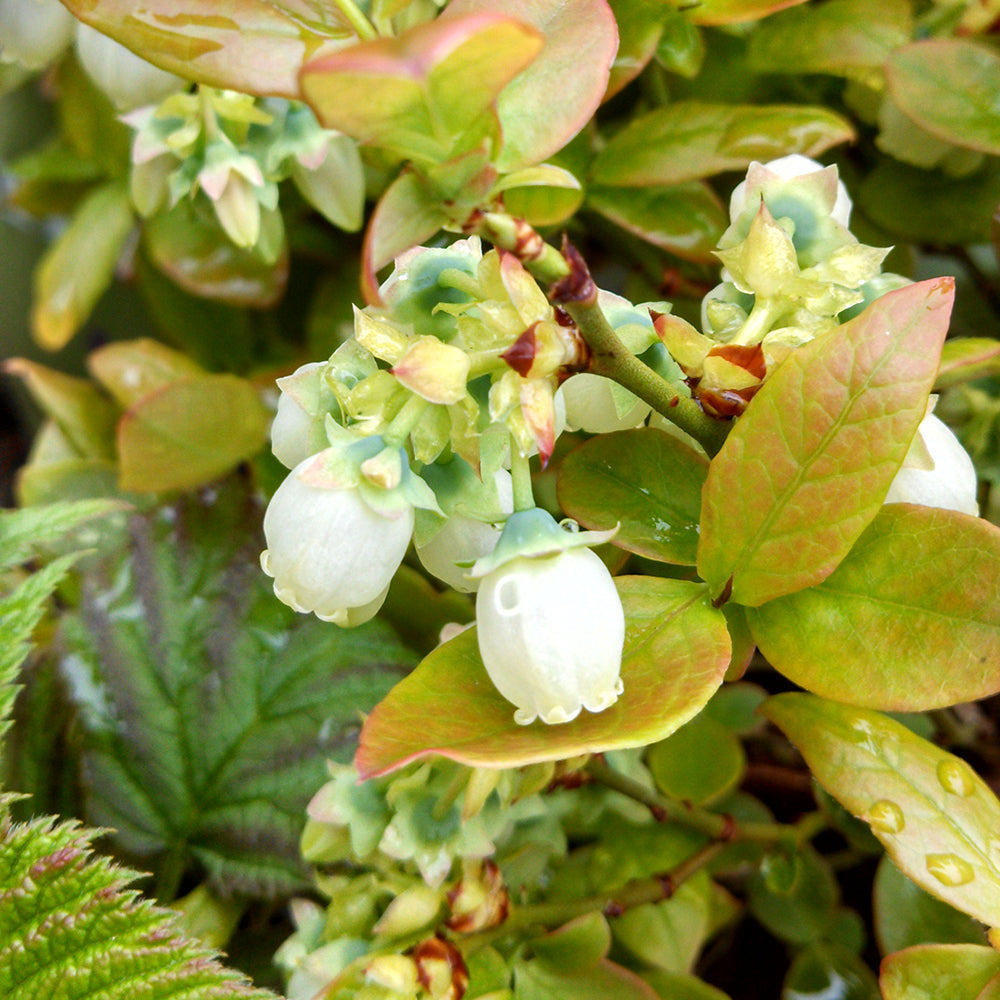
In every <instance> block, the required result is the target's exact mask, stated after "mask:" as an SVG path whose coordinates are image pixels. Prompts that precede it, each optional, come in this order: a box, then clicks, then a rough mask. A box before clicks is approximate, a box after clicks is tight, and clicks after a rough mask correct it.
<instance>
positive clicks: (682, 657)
mask: <svg viewBox="0 0 1000 1000" xmlns="http://www.w3.org/2000/svg"><path fill="white" fill-rule="evenodd" d="M615 582H616V584H617V586H618V592H619V595H620V596H621V598H622V604H623V605H624V608H625V629H626V631H625V652H624V656H623V659H622V680H623V681H624V684H625V693H624V694H623V695H622V696H621V697H620V698H619V699H618V701H617V702H616V703H615V704H614V705H612V706H611V707H610V708H608V709H605V710H604V711H603V712H599V713H598V714H596V715H593V714H591V713H589V712H584V713H583V714H582V715H580V716H578V717H577V718H576V719H574V720H573V721H572V722H568V723H565V724H563V725H558V726H546V725H545V724H544V723H542V722H535V723H532V724H531V725H530V726H519V725H517V723H515V722H514V711H513V706H511V704H510V703H509V702H508V701H506V700H505V699H504V698H503V697H502V696H501V695H500V693H499V692H498V691H497V690H496V688H495V687H494V686H493V684H492V682H491V681H490V679H489V677H488V676H487V674H486V669H485V668H484V667H483V664H482V659H481V658H480V655H479V648H478V645H477V640H476V633H475V630H474V629H469V630H468V631H465V632H463V633H461V635H458V636H456V637H455V638H454V639H452V640H451V641H449V642H447V643H445V644H444V645H443V646H439V647H438V648H437V649H436V650H435V651H434V652H433V653H431V654H430V656H428V657H427V658H426V659H425V660H424V661H423V662H422V663H421V664H420V666H418V667H417V669H416V670H415V671H413V673H412V674H410V675H409V676H408V677H406V678H405V679H404V680H402V681H401V682H400V683H399V684H397V685H396V687H394V688H393V689H392V691H391V692H390V693H389V695H388V696H387V697H386V698H385V699H384V700H383V701H382V702H381V704H379V705H378V706H377V707H376V708H375V710H374V711H373V712H372V713H371V715H369V716H368V718H367V720H366V721H365V725H364V727H363V729H362V731H361V741H360V746H359V748H358V753H357V756H356V757H355V765H356V766H357V768H358V770H359V771H360V773H361V776H362V777H363V778H370V777H374V776H375V775H378V774H385V773H387V772H389V771H393V770H395V769H396V768H399V767H402V766H403V765H404V764H406V763H408V762H409V761H412V760H418V759H420V758H423V757H428V756H431V755H432V754H440V755H441V756H444V757H449V758H451V759H452V760H456V761H459V762H460V763H463V764H468V765H471V766H474V767H514V766H518V765H522V764H529V763H535V762H537V761H544V760H560V759H564V758H566V757H572V756H575V755H577V754H583V753H598V752H601V751H604V750H614V749H619V748H622V747H636V746H644V745H645V744H647V743H652V742H654V741H656V740H660V739H663V738H664V737H666V736H669V735H670V734H671V733H672V732H673V731H674V730H675V729H677V728H678V727H679V726H682V725H683V724H684V723H685V722H687V720H688V719H690V718H692V717H693V716H694V715H696V714H697V712H698V711H699V710H700V709H701V708H702V706H704V704H705V703H706V702H707V701H708V699H709V698H710V697H711V696H712V694H713V693H714V692H715V690H716V688H718V686H719V684H720V683H721V681H722V675H723V673H724V672H725V669H726V666H727V665H728V663H729V635H728V633H727V632H726V626H725V619H724V617H723V616H722V613H721V612H716V610H715V609H714V608H712V607H710V606H709V605H708V603H707V601H706V600H705V597H704V587H702V586H700V585H698V584H694V583H689V582H687V581H682V580H666V579H654V578H650V577H619V578H618V579H617V580H616V581H615Z"/></svg>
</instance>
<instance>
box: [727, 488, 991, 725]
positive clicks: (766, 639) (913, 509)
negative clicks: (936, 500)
mask: <svg viewBox="0 0 1000 1000" xmlns="http://www.w3.org/2000/svg"><path fill="white" fill-rule="evenodd" d="M747 617H748V620H749V622H750V629H751V631H752V632H753V636H754V639H755V640H756V641H757V645H758V646H759V647H760V650H761V652H762V653H763V654H764V656H765V657H766V658H767V660H768V662H769V663H770V664H771V665H772V666H773V667H774V668H775V669H776V670H778V671H780V672H781V673H783V674H784V675H785V676H786V677H788V678H789V679H790V680H793V681H794V682H795V683H796V684H798V685H800V686H801V687H804V688H806V689H807V690H809V691H812V692H813V693H814V694H819V695H823V696H824V697H827V698H834V699H836V700H837V701H845V702H848V703H850V704H854V705H863V706H866V707H868V708H880V709H885V710H894V711H899V712H919V711H926V710H928V709H931V708H941V707H943V706H945V705H954V704H956V703H958V702H965V701H975V700H976V699H978V698H985V697H986V696H987V695H990V694H994V693H995V692H997V691H998V690H1000V669H998V668H997V663H998V661H1000V529H998V528H996V527H995V526H994V525H992V524H990V523H989V521H985V520H982V519H980V518H975V517H970V516H969V515H968V514H960V513H958V512H957V511H946V510H941V509H939V508H936V507H918V506H916V505H911V504H889V505H888V506H886V507H884V508H883V509H882V510H881V511H880V512H879V514H878V516H877V517H876V518H875V520H874V521H873V522H872V523H871V524H870V525H869V526H868V529H867V530H866V531H865V533H864V534H863V535H862V536H861V537H860V538H859V539H858V541H857V542H856V543H855V545H854V548H853V549H851V551H850V552H849V553H848V555H847V556H846V557H845V558H844V561H843V562H842V563H841V564H840V565H839V566H838V567H837V569H836V570H835V571H834V572H833V573H832V574H831V575H830V576H828V577H827V578H826V579H825V580H823V581H822V582H821V583H819V584H818V585H817V586H815V587H810V588H809V589H808V590H801V591H799V592H797V593H794V594H789V595H787V596H785V597H780V598H778V599H776V600H774V601H770V602H768V603H767V604H764V605H762V606H761V607H759V608H750V609H748V610H747Z"/></svg>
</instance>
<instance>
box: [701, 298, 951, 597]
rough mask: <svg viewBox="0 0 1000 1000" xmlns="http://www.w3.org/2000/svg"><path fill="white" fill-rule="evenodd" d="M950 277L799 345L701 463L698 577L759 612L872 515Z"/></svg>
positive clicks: (838, 552) (837, 550) (903, 448)
mask: <svg viewBox="0 0 1000 1000" xmlns="http://www.w3.org/2000/svg"><path fill="white" fill-rule="evenodd" d="M953 295H954V281H953V280H952V279H951V278H941V279H937V280H932V281H924V282H920V283H919V284H915V285H908V286H907V287H905V288H901V289H899V290H898V291H894V292H889V293H888V294H886V295H883V296H882V297H881V298H879V299H877V300H876V301H875V302H874V303H872V305H870V306H869V307H868V308H867V309H866V310H865V311H864V312H863V313H861V314H860V315H859V316H857V317H856V318H855V319H853V320H850V321H849V322H848V323H845V324H844V325H843V326H840V327H838V328H835V329H833V330H831V331H829V333H826V334H823V335H821V336H819V337H817V338H816V339H815V340H813V341H811V342H810V343H808V344H806V345H805V346H804V347H801V348H799V349H798V350H797V351H795V352H794V353H793V354H792V355H791V356H789V357H788V358H787V359H786V360H785V361H784V363H783V364H781V365H780V366H779V367H778V369H777V370H776V371H775V372H774V373H773V374H772V375H771V376H770V377H769V378H768V379H767V380H766V381H765V383H764V385H763V387H762V388H761V390H760V392H758V393H757V395H756V396H755V397H754V398H753V400H752V401H751V403H750V406H749V407H748V408H747V411H746V413H745V414H744V415H743V416H742V417H741V418H740V419H739V420H738V421H737V423H736V425H735V427H734V428H733V430H732V432H731V433H730V434H729V437H728V438H727V439H726V442H725V444H724V445H723V446H722V449H721V451H720V452H719V454H718V455H716V457H715V459H714V460H713V461H712V463H711V465H710V466H709V473H708V479H707V481H706V483H705V490H704V494H703V498H702V517H701V541H700V544H699V547H698V572H699V573H700V574H701V576H702V577H703V579H705V580H707V581H708V583H709V585H710V586H711V587H712V592H713V594H720V593H721V592H722V591H723V590H724V589H725V588H727V581H729V580H732V597H733V599H734V600H735V601H736V602H737V603H739V604H745V605H750V606H756V605H759V604H763V603H764V602H765V601H769V600H772V599H773V598H776V597H780V596H782V595H784V594H790V593H794V592H795V591H797V590H801V589H802V588H804V587H809V586H812V585H814V584H817V583H819V582H820V581H821V580H823V579H825V578H826V577H827V576H829V575H830V573H832V572H833V570H834V569H836V567H837V565H838V564H839V563H840V561H841V559H843V558H844V556H845V555H846V554H847V553H848V551H849V550H850V548H851V546H852V545H853V544H854V542H855V540H856V539H857V538H858V536H859V535H860V534H861V532H862V531H864V529H865V528H866V527H867V525H868V524H869V522H870V521H871V520H872V519H873V518H874V517H875V515H876V514H877V513H878V511H879V509H880V508H881V505H882V501H883V499H884V497H885V495H886V493H887V491H888V489H889V485H890V483H891V482H892V479H893V477H894V476H895V474H896V471H897V470H898V468H899V466H900V465H901V464H902V462H903V458H904V457H905V455H906V452H907V450H908V449H909V446H910V441H911V440H912V438H913V435H914V433H915V432H916V429H917V426H918V425H919V423H920V421H921V420H922V419H923V417H924V414H925V412H926V403H927V395H928V393H929V391H930V388H931V385H932V383H933V381H934V375H935V374H936V372H937V360H938V355H939V353H940V350H941V344H942V342H943V341H944V336H945V333H946V332H947V329H948V317H949V314H950V312H951V302H952V298H953Z"/></svg>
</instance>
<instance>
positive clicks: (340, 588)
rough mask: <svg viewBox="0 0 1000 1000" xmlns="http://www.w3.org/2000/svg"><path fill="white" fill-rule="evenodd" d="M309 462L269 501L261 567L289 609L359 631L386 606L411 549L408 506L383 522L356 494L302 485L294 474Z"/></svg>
mask: <svg viewBox="0 0 1000 1000" xmlns="http://www.w3.org/2000/svg"><path fill="white" fill-rule="evenodd" d="M311 461H312V460H311V459H306V461H305V462H302V463H300V464H299V465H298V466H296V468H295V469H294V470H292V472H291V474H290V475H289V476H288V477H287V478H286V479H285V481H284V482H283V483H282V484H281V485H280V486H279V487H278V489H277V491H276V492H275V494H274V496H273V497H272V498H271V503H270V504H269V505H268V508H267V512H266V513H265V514H264V537H265V539H266V540H267V549H266V550H265V551H264V552H263V553H262V554H261V566H262V568H263V570H264V572H265V573H267V575H268V576H270V577H273V578H274V593H275V595H276V596H277V597H278V599H279V600H281V601H283V602H284V603H285V604H287V605H288V606H289V607H292V608H294V609H295V610H296V611H301V612H313V613H314V614H315V615H316V616H317V617H318V618H322V619H323V620H324V621H332V622H334V623H335V624H337V625H341V626H348V625H359V624H361V623H362V622H364V621H367V620H368V619H369V618H371V617H373V616H374V615H375V614H376V613H377V612H378V609H379V608H380V607H381V606H382V602H383V601H384V600H385V595H386V592H387V591H388V589H389V582H390V581H391V580H392V576H393V574H394V573H395V572H396V570H397V569H398V568H399V564H400V562H401V561H402V559H403V556H404V554H405V553H406V547H407V546H408V545H409V543H410V536H411V534H412V533H413V520H414V513H413V507H412V506H408V505H407V506H404V507H402V508H401V509H400V510H398V511H395V512H394V514H395V516H384V515H383V514H380V513H378V512H377V511H375V510H373V509H372V508H371V507H370V506H368V504H366V503H365V502H364V500H362V498H361V495H360V492H359V490H358V489H357V488H347V489H329V488H324V487H319V486H314V485H312V484H310V483H307V482H305V481H303V479H302V478H301V476H300V473H301V472H302V471H303V470H304V468H305V467H306V466H307V465H308V464H309V463H310V462H311Z"/></svg>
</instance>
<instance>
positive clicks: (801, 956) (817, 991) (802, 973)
mask: <svg viewBox="0 0 1000 1000" xmlns="http://www.w3.org/2000/svg"><path fill="white" fill-rule="evenodd" d="M819 997H822V998H824V1000H880V996H879V991H878V983H877V982H876V981H875V976H874V974H873V973H872V971H871V969H869V968H868V966H867V965H865V963H864V962H863V961H862V960H861V959H860V958H858V956H857V955H854V954H852V953H851V952H850V951H848V950H847V949H846V948H841V947H839V946H838V945H835V944H830V943H827V942H823V943H821V944H812V945H810V946H809V947H807V948H803V949H802V951H800V952H799V953H798V954H797V955H796V956H795V958H794V960H793V961H792V966H791V968H790V969H789V970H788V974H787V975H786V976H785V982H784V985H783V987H782V991H781V1000H817V998H819Z"/></svg>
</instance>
